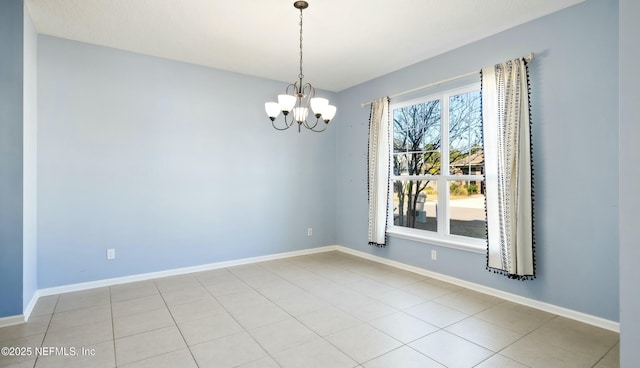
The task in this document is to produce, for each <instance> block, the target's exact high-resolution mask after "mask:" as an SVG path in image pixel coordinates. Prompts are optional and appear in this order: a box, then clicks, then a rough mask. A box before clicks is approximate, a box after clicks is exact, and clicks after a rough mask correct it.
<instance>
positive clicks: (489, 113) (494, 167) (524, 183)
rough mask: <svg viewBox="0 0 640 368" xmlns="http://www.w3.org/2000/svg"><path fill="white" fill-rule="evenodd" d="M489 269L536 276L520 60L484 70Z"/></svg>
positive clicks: (525, 88)
mask: <svg viewBox="0 0 640 368" xmlns="http://www.w3.org/2000/svg"><path fill="white" fill-rule="evenodd" d="M482 119H483V129H484V132H483V134H484V154H485V175H486V203H487V232H488V234H487V235H488V247H487V268H488V269H489V270H491V271H494V272H498V273H501V274H504V275H506V276H508V277H510V278H514V279H522V280H524V279H532V278H534V277H535V262H534V240H533V213H532V207H533V206H532V201H533V186H532V170H531V167H532V161H531V127H530V117H529V80H528V74H527V65H526V63H525V61H524V60H523V59H516V60H511V61H507V62H505V63H502V64H497V65H495V66H493V67H489V68H483V69H482Z"/></svg>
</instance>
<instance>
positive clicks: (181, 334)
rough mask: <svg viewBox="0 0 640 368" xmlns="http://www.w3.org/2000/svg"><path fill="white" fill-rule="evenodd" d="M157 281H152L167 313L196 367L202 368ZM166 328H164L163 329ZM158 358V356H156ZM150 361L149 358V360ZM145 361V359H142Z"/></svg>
mask: <svg viewBox="0 0 640 368" xmlns="http://www.w3.org/2000/svg"><path fill="white" fill-rule="evenodd" d="M156 280H157V279H152V281H153V286H154V287H155V288H156V290H157V291H158V294H159V295H160V298H162V302H163V303H164V306H165V308H167V312H169V315H170V316H171V320H173V323H174V324H175V326H176V329H177V330H178V333H180V337H182V341H184V346H186V347H187V350H189V355H191V358H192V359H193V362H194V364H195V365H196V367H200V365H199V364H198V361H197V360H196V357H195V356H194V355H193V352H192V351H191V348H190V347H189V344H188V343H187V339H185V337H184V334H183V333H182V330H181V329H180V327H179V326H178V321H176V319H175V317H174V316H173V313H172V312H171V309H170V308H169V304H167V300H166V299H165V298H164V295H163V294H162V291H161V290H160V288H159V287H158V283H157V282H156ZM163 328H164V327H163ZM178 350H179V349H177V350H172V351H167V352H165V353H163V354H159V355H164V354H169V353H173V352H176V351H178ZM156 356H158V355H156ZM147 359H149V358H147ZM142 360H144V359H142Z"/></svg>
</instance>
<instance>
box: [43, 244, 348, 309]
mask: <svg viewBox="0 0 640 368" xmlns="http://www.w3.org/2000/svg"><path fill="white" fill-rule="evenodd" d="M331 250H336V247H335V246H333V245H330V246H325V247H318V248H310V249H303V250H296V251H292V252H284V253H276V254H269V255H266V256H258V257H250V258H242V259H236V260H231V261H223V262H215V263H208V264H204V265H198V266H191V267H183V268H174V269H171V270H165V271H158V272H149V273H142V274H137V275H130V276H123V277H114V278H110V279H104V280H97V281H89V282H82V283H78V284H70V285H62V286H54V287H50V288H46V289H39V290H38V291H37V292H36V295H37V296H38V297H41V296H48V295H56V294H62V293H70V292H73V291H82V290H88V289H95V288H99V287H105V286H112V285H118V284H125V283H128V282H136V281H145V280H151V279H157V278H160V277H167V276H177V275H183V274H187V273H193V272H201V271H209V270H215V269H218V268H225V267H233V266H241V265H246V264H251V263H257V262H264V261H273V260H276V259H282V258H289V257H296V256H304V255H309V254H315V253H322V252H328V251H331ZM34 304H35V303H34Z"/></svg>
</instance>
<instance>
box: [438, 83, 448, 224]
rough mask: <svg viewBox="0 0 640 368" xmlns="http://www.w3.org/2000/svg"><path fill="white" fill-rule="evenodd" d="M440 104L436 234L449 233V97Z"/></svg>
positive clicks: (444, 98) (445, 97)
mask: <svg viewBox="0 0 640 368" xmlns="http://www.w3.org/2000/svg"><path fill="white" fill-rule="evenodd" d="M440 105H441V106H442V109H441V111H440V118H441V121H440V129H441V131H440V137H441V138H440V150H441V153H440V157H441V159H442V161H441V163H440V173H441V175H440V179H439V180H438V217H437V221H438V234H439V235H440V236H446V235H448V234H449V188H448V185H447V183H448V182H447V179H446V178H447V176H448V175H449V98H448V96H447V95H444V96H443V98H442V100H441V103H440Z"/></svg>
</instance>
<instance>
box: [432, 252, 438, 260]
mask: <svg viewBox="0 0 640 368" xmlns="http://www.w3.org/2000/svg"><path fill="white" fill-rule="evenodd" d="M436 259H438V252H437V251H435V250H432V251H431V260H433V261H435V260H436Z"/></svg>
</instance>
